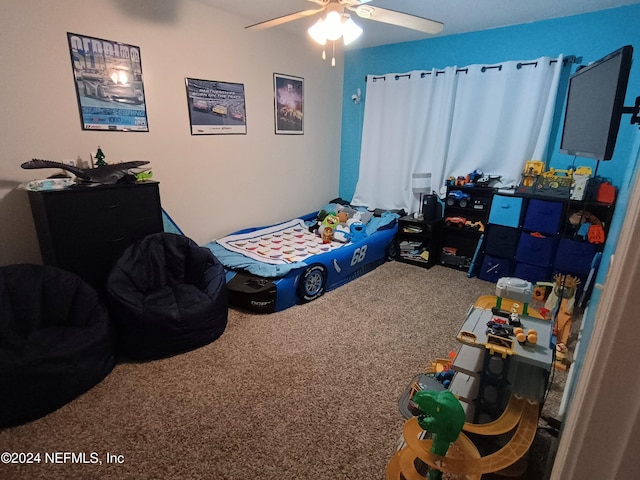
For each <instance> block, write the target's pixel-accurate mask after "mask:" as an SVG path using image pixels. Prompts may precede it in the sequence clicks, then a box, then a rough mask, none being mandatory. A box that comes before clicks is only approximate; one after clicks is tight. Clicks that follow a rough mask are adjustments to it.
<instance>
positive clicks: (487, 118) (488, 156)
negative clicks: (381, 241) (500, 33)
mask: <svg viewBox="0 0 640 480" xmlns="http://www.w3.org/2000/svg"><path fill="white" fill-rule="evenodd" d="M562 60H563V58H562V56H560V57H558V58H557V59H551V58H549V57H542V58H539V59H537V60H532V61H513V62H505V63H502V64H500V65H489V66H482V65H471V66H468V67H464V68H457V67H455V66H452V67H447V68H445V69H443V70H431V71H429V72H426V71H413V72H407V73H403V74H387V75H383V76H374V75H369V76H368V77H367V92H366V101H365V109H364V121H363V129H362V145H361V151H360V169H359V177H358V183H357V185H356V190H355V193H354V197H353V200H352V203H353V204H355V205H366V206H370V207H376V208H385V209H401V208H403V209H405V210H406V211H407V212H413V211H416V210H417V209H418V197H417V196H416V195H414V194H413V192H412V190H411V176H412V174H413V173H431V179H432V189H433V190H435V191H436V192H439V191H440V189H441V186H442V185H443V184H444V180H445V179H446V178H447V177H449V176H456V177H457V176H458V175H466V174H468V173H471V172H472V171H474V170H476V169H480V170H482V171H483V172H484V173H485V174H491V175H501V176H502V182H503V183H502V184H503V185H509V184H513V183H516V182H517V181H518V180H519V178H520V173H521V172H522V170H523V169H524V163H525V161H527V160H545V156H546V149H547V145H548V143H549V134H550V131H551V123H552V121H553V115H554V106H555V101H556V94H557V90H558V84H559V79H560V73H561V69H562Z"/></svg>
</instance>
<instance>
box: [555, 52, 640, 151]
mask: <svg viewBox="0 0 640 480" xmlns="http://www.w3.org/2000/svg"><path fill="white" fill-rule="evenodd" d="M632 56H633V47H632V46H631V45H627V46H625V47H622V48H620V49H618V50H616V51H615V52H612V53H610V54H609V55H607V56H606V57H603V58H601V59H600V60H598V61H596V62H593V63H592V64H590V65H588V66H586V67H583V68H581V69H579V70H578V71H577V72H575V73H574V74H573V75H571V76H570V77H569V91H568V93H567V107H566V109H565V118H564V127H563V130H562V140H561V142H560V152H561V153H565V154H567V155H576V156H578V157H587V158H595V159H597V160H611V156H612V155H613V148H614V147H615V144H616V138H617V137H618V129H619V128H620V120H621V117H622V110H623V108H624V97H625V94H626V92H627V83H628V81H629V72H630V70H631V59H632Z"/></svg>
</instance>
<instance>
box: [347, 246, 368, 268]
mask: <svg viewBox="0 0 640 480" xmlns="http://www.w3.org/2000/svg"><path fill="white" fill-rule="evenodd" d="M366 254H367V246H366V245H363V246H362V247H358V248H356V249H355V250H354V251H353V256H352V257H351V266H352V267H353V266H354V265H355V264H356V263H360V262H361V261H363V260H364V257H365V255H366Z"/></svg>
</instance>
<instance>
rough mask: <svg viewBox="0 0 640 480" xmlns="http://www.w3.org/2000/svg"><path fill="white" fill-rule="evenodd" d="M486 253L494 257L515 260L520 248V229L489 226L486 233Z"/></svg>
mask: <svg viewBox="0 0 640 480" xmlns="http://www.w3.org/2000/svg"><path fill="white" fill-rule="evenodd" d="M485 235H486V240H485V247H484V252H485V253H486V254H487V255H491V256H492V257H505V258H513V257H514V256H515V254H516V249H517V247H518V229H517V228H511V227H503V226H502V225H491V224H490V225H489V226H488V227H487V232H486V234H485Z"/></svg>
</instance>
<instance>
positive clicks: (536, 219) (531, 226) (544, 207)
mask: <svg viewBox="0 0 640 480" xmlns="http://www.w3.org/2000/svg"><path fill="white" fill-rule="evenodd" d="M562 208H563V205H562V202H552V201H548V200H538V199H531V200H530V201H529V205H528V206H527V212H526V213H525V215H524V221H523V224H522V228H524V229H525V230H529V231H530V232H540V233H551V234H556V233H558V226H559V224H560V217H561V216H562Z"/></svg>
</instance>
